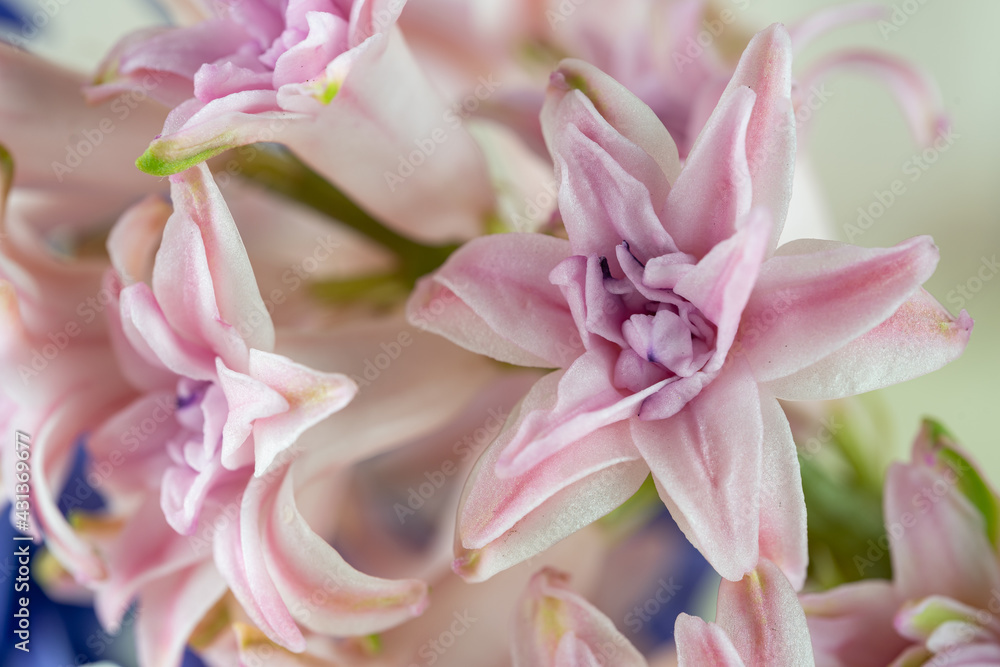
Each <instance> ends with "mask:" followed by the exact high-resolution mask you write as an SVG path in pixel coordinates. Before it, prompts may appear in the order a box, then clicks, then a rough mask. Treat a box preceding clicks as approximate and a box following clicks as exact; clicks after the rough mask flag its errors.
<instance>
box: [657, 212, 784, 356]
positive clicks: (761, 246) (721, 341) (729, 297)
mask: <svg viewBox="0 0 1000 667" xmlns="http://www.w3.org/2000/svg"><path fill="white" fill-rule="evenodd" d="M772 226H773V223H772V222H771V218H770V216H769V215H768V213H767V211H765V210H763V209H754V210H753V211H751V212H750V213H749V214H748V215H747V219H746V220H745V221H744V222H743V224H742V226H741V228H740V229H739V230H738V231H737V232H736V233H735V234H733V236H731V237H729V238H728V239H726V240H725V241H722V242H721V243H719V244H717V245H716V246H714V247H713V248H712V249H711V251H709V253H708V254H707V255H705V256H704V257H703V258H702V259H701V261H699V262H698V264H697V265H695V268H694V269H693V270H691V271H688V272H687V273H686V274H685V275H684V276H683V277H682V278H681V279H680V280H679V281H677V284H676V285H675V286H674V292H675V293H677V294H679V295H680V296H682V297H684V298H685V299H687V300H688V301H690V302H691V303H693V304H694V305H695V306H697V307H698V310H700V311H701V312H702V314H704V315H705V317H707V318H708V319H709V320H711V321H712V323H713V324H715V325H716V327H717V334H716V335H717V338H716V342H715V348H716V355H715V357H714V358H713V359H712V360H711V361H710V362H709V363H708V365H707V366H705V372H707V373H711V372H714V371H716V370H718V369H719V368H721V367H722V364H723V363H724V362H725V360H726V355H727V354H728V353H729V348H730V347H731V346H732V344H733V340H734V339H735V338H736V331H737V329H738V328H739V326H740V320H741V318H742V316H743V308H744V307H745V306H746V304H747V300H748V299H749V298H750V293H751V292H752V291H753V286H754V283H756V282H757V274H758V272H759V271H760V267H761V263H762V262H763V261H764V254H765V253H766V252H767V243H768V240H769V239H770V238H771V227H772Z"/></svg>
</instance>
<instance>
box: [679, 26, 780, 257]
mask: <svg viewBox="0 0 1000 667" xmlns="http://www.w3.org/2000/svg"><path fill="white" fill-rule="evenodd" d="M741 86H747V87H749V88H750V89H751V90H753V91H754V92H755V93H757V101H756V103H755V104H754V108H753V115H751V117H750V123H749V125H748V126H747V134H746V150H747V161H748V162H749V166H750V178H751V179H752V182H753V206H754V207H757V206H760V207H763V208H766V209H768V210H769V211H770V212H771V217H772V219H773V220H774V230H773V232H772V236H771V245H770V247H771V248H774V247H775V246H776V245H777V243H778V238H779V237H780V236H781V229H782V227H783V226H784V224H785V216H786V215H787V214H788V201H789V199H790V198H791V194H792V174H793V173H794V171H795V150H796V144H795V141H796V134H795V116H794V110H793V108H792V100H791V94H792V44H791V38H790V37H789V36H788V31H787V30H785V27H784V26H782V25H781V24H780V23H775V24H773V25H771V26H770V27H768V28H766V29H764V30H762V31H760V32H759V33H757V34H756V35H754V37H753V39H751V40H750V43H749V44H748V45H747V48H746V50H745V51H744V52H743V55H742V56H741V57H740V62H739V64H738V65H737V66H736V71H735V72H734V73H733V78H732V79H730V81H729V85H728V86H727V87H726V91H725V92H724V93H722V98H723V99H725V98H726V96H727V95H730V94H733V93H735V91H736V90H737V89H739V88H740V87H741ZM700 139H701V138H700V137H699V141H700ZM693 150H694V149H692V152H693Z"/></svg>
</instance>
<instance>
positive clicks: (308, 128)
mask: <svg viewBox="0 0 1000 667" xmlns="http://www.w3.org/2000/svg"><path fill="white" fill-rule="evenodd" d="M204 4H205V6H206V9H205V11H203V12H202V14H203V16H204V19H203V20H202V21H200V22H198V23H196V24H194V25H191V26H187V27H180V28H155V29H149V30H143V31H139V32H137V33H135V34H132V35H130V36H128V37H126V38H125V39H124V40H123V41H122V42H120V43H119V44H118V45H117V46H116V47H115V48H114V49H113V50H112V51H111V53H110V54H109V55H108V56H107V58H106V60H105V63H104V65H103V66H102V69H101V71H100V73H99V74H98V77H97V80H96V82H95V83H96V85H95V86H94V87H93V88H91V91H90V94H91V97H92V98H95V99H100V98H102V97H106V96H108V95H113V94H115V93H117V92H119V91H121V90H128V89H138V90H142V91H143V92H144V93H145V94H148V95H150V96H153V97H154V98H156V99H158V100H160V101H161V102H163V103H165V104H167V105H168V106H170V107H172V108H173V111H172V112H171V113H170V115H169V116H168V118H167V120H166V123H165V125H164V128H163V132H162V135H160V136H158V137H157V138H156V139H155V140H153V142H152V143H151V144H150V146H149V149H148V150H147V151H146V153H145V154H143V156H142V157H141V158H140V159H139V162H138V165H139V167H140V168H141V169H143V170H144V171H147V172H149V173H152V174H157V175H166V174H172V173H177V172H179V171H182V170H184V169H187V168H188V167H190V166H192V165H194V164H197V163H199V162H202V161H204V160H206V159H208V158H209V157H211V156H213V155H217V154H218V153H221V152H223V151H225V150H227V149H229V148H233V147H235V146H242V145H245V144H250V143H254V142H260V141H276V142H280V143H283V144H285V145H287V146H289V147H290V148H291V149H292V150H293V151H294V152H295V153H296V154H297V155H298V156H299V157H300V158H302V159H303V160H304V161H305V162H306V163H308V164H309V165H310V166H312V167H313V168H314V169H316V170H317V171H319V172H320V173H322V174H323V175H324V176H325V177H327V178H328V179H330V180H331V181H333V182H334V183H336V184H337V185H338V186H340V187H342V188H343V189H344V190H345V191H346V192H347V193H348V194H349V195H350V196H351V197H352V198H353V199H355V200H356V201H357V202H359V203H360V204H361V205H362V206H364V207H365V208H366V209H368V210H370V211H371V212H373V213H375V214H376V215H378V216H379V217H380V218H382V219H383V220H385V221H386V222H388V223H390V224H392V225H394V226H396V227H397V228H399V229H402V230H404V231H407V232H409V233H411V234H414V235H417V236H420V237H422V238H431V239H441V238H448V237H456V236H460V235H462V233H463V232H464V231H465V230H466V229H468V227H469V221H470V220H473V221H476V222H481V221H482V219H483V217H484V216H485V215H486V214H487V213H488V212H489V211H490V209H491V208H492V202H493V199H492V193H491V191H490V187H489V181H488V178H487V174H486V169H485V166H484V164H483V163H482V159H481V156H480V154H479V151H478V148H477V147H476V145H475V142H474V141H473V140H472V138H471V136H470V135H468V134H467V133H466V132H465V130H464V129H463V128H462V127H461V125H460V124H458V126H456V125H455V124H453V123H449V122H448V117H447V115H446V111H447V108H446V106H445V104H444V102H443V100H442V99H440V98H439V97H438V96H437V94H436V93H435V92H434V90H433V88H432V86H431V85H430V84H429V82H427V81H426V78H425V77H424V75H423V73H422V72H421V70H420V69H419V67H418V66H417V64H416V62H415V61H414V60H413V58H412V56H411V55H410V53H409V51H408V49H407V47H406V45H405V43H404V42H403V40H402V37H401V36H400V34H399V31H398V29H397V28H396V27H395V22H396V19H397V17H398V15H399V12H400V11H402V9H403V6H404V5H405V1H404V0H242V1H241V2H205V3H204ZM208 7H210V8H211V9H208ZM456 180H458V181H460V182H462V183H463V184H464V185H463V187H462V188H459V189H454V188H452V187H451V184H452V183H454V182H455V181H456Z"/></svg>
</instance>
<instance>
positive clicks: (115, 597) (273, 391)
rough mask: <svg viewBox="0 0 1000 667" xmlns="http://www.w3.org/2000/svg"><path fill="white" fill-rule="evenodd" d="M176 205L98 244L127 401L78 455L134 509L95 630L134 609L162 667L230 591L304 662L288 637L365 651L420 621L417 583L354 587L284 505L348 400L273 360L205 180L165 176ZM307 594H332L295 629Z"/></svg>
mask: <svg viewBox="0 0 1000 667" xmlns="http://www.w3.org/2000/svg"><path fill="white" fill-rule="evenodd" d="M172 198H173V202H174V209H173V211H172V212H171V211H170V209H169V207H165V205H164V204H162V202H157V201H156V200H147V201H146V202H143V203H141V204H139V205H138V206H137V207H135V208H134V209H133V210H131V211H130V212H129V214H126V216H124V217H123V218H122V220H121V221H120V222H119V224H118V225H117V226H116V227H115V229H114V230H113V232H112V234H111V237H110V238H109V253H110V255H111V259H112V263H113V265H114V267H115V269H116V270H115V272H113V273H110V274H109V275H108V278H107V279H106V285H107V289H108V290H109V291H110V292H111V293H113V294H115V306H116V308H117V310H116V311H114V313H115V314H116V316H114V317H112V332H111V335H112V340H113V341H114V342H115V344H116V352H117V354H118V362H119V365H120V366H121V368H122V369H123V372H124V373H125V375H126V376H127V377H128V379H129V380H130V382H131V383H132V384H133V386H134V387H135V388H136V389H137V390H138V397H137V398H135V399H134V400H132V401H131V402H129V403H128V404H127V405H125V406H124V407H123V408H122V409H121V410H120V411H119V412H118V413H117V414H115V415H113V416H111V417H110V418H109V419H107V421H105V422H104V424H103V425H102V426H101V427H100V428H98V429H97V430H96V431H95V433H94V434H93V436H92V438H91V439H90V442H89V443H88V444H89V448H90V450H91V452H92V454H93V456H94V459H95V469H96V470H98V471H101V470H110V471H111V472H110V473H107V475H106V476H107V490H109V491H111V492H112V494H113V496H114V497H115V498H116V499H117V501H118V503H119V504H121V503H126V502H128V501H125V500H123V499H127V498H132V499H133V500H132V501H131V502H132V504H134V503H135V502H139V503H140V505H139V507H138V509H137V510H135V511H133V512H132V513H131V515H130V516H129V517H128V519H127V522H126V524H125V526H124V527H123V528H122V529H121V531H120V532H119V533H118V534H117V535H116V536H115V537H114V539H113V540H112V541H111V543H110V544H107V545H105V546H104V547H103V548H102V551H105V552H106V553H107V556H106V560H107V562H108V564H109V568H108V569H109V570H110V576H109V577H108V578H107V579H106V580H104V581H101V582H98V584H97V586H96V588H97V607H98V612H99V615H100V616H101V619H102V621H103V622H104V623H105V624H106V625H109V626H115V625H116V624H117V623H118V622H119V621H120V619H121V617H122V614H123V613H124V612H125V610H126V609H127V607H128V604H129V602H130V600H131V599H132V598H133V597H134V596H136V595H138V597H139V598H140V600H141V601H142V604H143V605H144V608H145V609H146V610H147V611H146V612H145V613H144V614H143V615H142V617H141V620H140V626H139V635H140V641H139V646H140V655H141V657H142V659H143V662H144V664H150V665H159V664H162V665H173V664H175V662H176V661H177V660H179V656H180V652H181V651H182V650H183V647H184V645H185V643H186V642H187V639H188V636H189V635H190V634H191V632H192V631H193V629H194V627H195V625H196V624H197V623H198V621H199V620H200V619H201V618H202V617H203V616H204V615H205V614H206V613H207V612H208V611H209V610H210V609H211V607H212V606H213V605H214V604H215V603H216V601H217V600H219V599H220V598H221V596H222V595H223V594H224V593H225V592H226V589H227V588H228V589H229V590H230V591H231V592H232V594H233V595H234V596H235V598H236V599H237V600H238V601H239V602H240V604H241V605H242V607H243V609H244V610H245V613H246V614H247V615H248V617H249V618H250V619H251V620H252V621H253V623H254V624H255V625H256V626H257V627H258V628H260V630H261V631H262V632H263V633H264V634H265V635H266V636H267V637H269V638H270V639H271V640H272V641H274V642H275V643H277V644H278V645H280V646H283V647H285V648H287V649H289V650H291V651H302V650H304V648H305V639H304V636H303V634H302V631H301V629H300V628H299V627H298V624H297V621H300V622H302V623H303V624H304V625H305V626H306V627H307V628H309V629H311V630H313V631H316V632H324V633H332V634H355V635H363V634H367V633H371V632H377V631H380V630H383V629H385V628H386V627H390V626H392V625H395V624H396V623H399V622H401V621H402V620H405V619H407V618H409V617H411V616H412V615H414V614H418V613H420V612H421V611H422V609H423V607H424V605H425V604H426V600H425V596H426V586H425V585H424V584H423V583H422V582H418V581H400V582H394V581H388V580H382V579H377V578H374V577H368V576H366V575H363V574H361V573H360V572H357V571H356V570H354V569H353V568H351V567H350V566H349V565H347V563H346V562H344V561H343V559H341V558H340V557H339V556H338V555H337V553H336V551H334V550H333V548H332V547H330V546H329V545H328V544H327V543H326V542H325V541H324V540H323V539H322V538H320V537H319V536H318V535H317V534H316V533H315V532H313V531H312V529H311V528H310V527H309V525H308V523H307V522H306V520H305V519H304V518H303V517H302V515H301V513H300V512H299V509H298V505H297V501H296V498H295V490H296V489H297V488H298V487H299V486H300V485H303V484H306V483H308V482H309V480H311V479H314V476H315V475H317V474H324V473H327V474H330V475H332V474H333V470H334V469H333V468H329V467H326V466H318V465H315V464H314V465H312V466H310V467H308V468H306V469H299V468H296V467H295V465H294V463H292V461H294V460H296V457H297V455H298V454H299V452H300V451H301V445H298V441H299V439H300V436H301V435H302V434H303V433H304V432H305V431H306V430H307V429H309V428H310V427H312V426H313V425H315V424H317V423H319V422H320V421H322V420H324V419H326V418H327V417H328V416H329V415H331V414H333V413H335V412H337V411H340V410H341V409H343V408H344V407H345V406H346V405H347V404H348V403H349V402H350V401H351V400H352V398H353V397H354V396H355V394H356V392H357V385H356V384H355V382H354V381H353V380H351V379H350V378H349V377H347V376H346V375H344V374H340V373H324V372H319V371H316V370H313V369H311V368H309V367H307V366H304V365H302V364H300V363H297V362H296V361H293V360H292V359H290V358H288V357H286V356H283V355H280V354H276V353H275V352H274V351H273V350H274V347H275V332H274V327H273V324H272V322H271V319H270V315H269V314H268V312H267V308H266V306H265V304H264V303H263V300H262V299H261V296H260V293H259V291H258V288H257V284H256V280H255V278H254V274H253V271H252V269H251V267H250V263H249V260H248V258H247V255H246V251H245V250H244V247H243V243H242V240H241V239H240V236H239V234H238V232H237V229H236V226H235V224H234V221H233V219H232V217H231V216H230V215H229V212H228V209H227V207H226V204H225V202H224V200H223V199H222V195H221V193H220V192H219V190H218V188H217V187H216V185H215V183H214V181H213V180H212V177H211V175H210V174H209V173H208V170H207V168H206V167H205V166H204V165H202V166H199V167H197V168H195V169H192V170H190V171H188V172H185V173H183V174H180V175H178V176H175V177H172ZM160 229H162V240H160V236H161V234H160ZM157 242H159V248H158V249H157V250H156V251H155V261H154V262H153V264H152V267H151V269H150V267H148V266H144V261H145V260H146V258H150V257H152V249H153V248H156V243H157ZM147 277H148V279H149V283H147V282H145V281H144V280H143V279H144V278H147ZM125 506H127V505H125ZM220 517H224V518H225V520H223V521H219V518H220ZM316 589H323V590H327V589H329V590H328V593H327V595H325V596H324V597H323V599H322V601H321V602H319V603H315V604H314V605H313V608H311V609H306V611H305V612H303V611H302V607H301V602H300V600H301V599H302V598H303V596H304V595H306V596H308V594H309V593H310V592H311V591H313V590H316ZM293 611H295V612H296V614H297V615H296V616H295V617H293V616H292V613H293Z"/></svg>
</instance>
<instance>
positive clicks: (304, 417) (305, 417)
mask: <svg viewBox="0 0 1000 667" xmlns="http://www.w3.org/2000/svg"><path fill="white" fill-rule="evenodd" d="M250 375H251V376H252V377H253V378H254V379H255V380H258V381H259V382H262V383H264V384H265V385H266V386H267V387H269V388H270V389H272V390H274V391H276V392H277V393H278V394H279V395H280V396H281V397H282V398H283V399H284V401H285V406H286V408H285V409H284V410H281V411H278V412H275V413H272V414H270V415H261V416H259V417H257V418H256V420H255V421H254V424H253V437H254V461H255V469H254V475H256V476H257V477H259V476H261V475H262V474H264V472H265V471H266V470H267V469H268V468H269V467H270V466H271V464H272V462H273V461H274V460H275V457H276V456H277V455H278V454H279V453H281V452H283V451H285V450H286V449H288V448H289V447H291V446H292V445H293V444H294V443H295V442H296V441H297V440H298V438H299V436H300V435H302V434H303V433H304V432H305V431H306V430H308V429H309V428H311V427H313V426H315V425H316V424H318V423H319V422H321V421H322V420H324V419H326V418H327V417H329V416H330V415H332V414H333V413H335V412H338V411H339V410H341V409H343V408H344V406H346V405H347V404H348V403H350V402H351V399H353V398H354V396H355V395H356V394H357V393H358V385H357V384H355V383H354V381H353V380H351V379H350V378H349V377H347V376H346V375H343V374H342V373H321V372H319V371H316V370H313V369H311V368H308V367H306V366H303V365H301V364H297V363H295V362H294V361H292V360H291V359H289V358H288V357H283V356H281V355H278V354H272V353H271V352H262V351H260V350H257V349H253V350H250Z"/></svg>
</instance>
